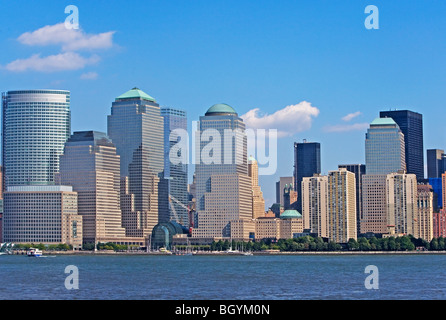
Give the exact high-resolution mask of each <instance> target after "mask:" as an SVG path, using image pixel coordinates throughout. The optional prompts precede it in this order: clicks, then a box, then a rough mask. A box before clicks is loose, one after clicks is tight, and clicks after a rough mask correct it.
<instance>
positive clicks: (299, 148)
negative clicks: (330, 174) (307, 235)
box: [294, 140, 321, 212]
mask: <svg viewBox="0 0 446 320" xmlns="http://www.w3.org/2000/svg"><path fill="white" fill-rule="evenodd" d="M320 173H321V144H320V143H319V142H307V141H306V140H304V142H303V143H298V142H295V143H294V190H296V191H298V192H299V191H300V190H301V184H302V180H303V178H304V177H312V176H313V175H314V174H320ZM296 210H297V211H299V212H302V196H301V195H299V194H298V196H297V208H296Z"/></svg>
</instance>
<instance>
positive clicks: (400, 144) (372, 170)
mask: <svg viewBox="0 0 446 320" xmlns="http://www.w3.org/2000/svg"><path fill="white" fill-rule="evenodd" d="M405 159H406V157H405V146H404V135H403V133H402V132H401V130H400V128H399V126H398V125H397V124H396V123H395V122H394V121H392V120H390V121H387V120H382V119H376V120H375V121H373V122H372V123H371V124H370V128H369V129H368V131H367V133H366V141H365V162H366V163H365V165H366V173H367V174H389V173H392V172H398V171H401V170H406V161H405Z"/></svg>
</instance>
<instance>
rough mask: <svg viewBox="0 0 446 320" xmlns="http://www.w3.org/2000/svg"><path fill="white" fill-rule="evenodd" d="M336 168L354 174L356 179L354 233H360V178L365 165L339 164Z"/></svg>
mask: <svg viewBox="0 0 446 320" xmlns="http://www.w3.org/2000/svg"><path fill="white" fill-rule="evenodd" d="M338 168H345V169H347V170H348V171H350V172H353V173H354V174H355V179H356V233H357V234H358V235H359V234H360V233H361V220H362V176H363V175H365V164H340V165H339V166H338Z"/></svg>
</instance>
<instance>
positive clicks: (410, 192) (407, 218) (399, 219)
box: [386, 173, 418, 236]
mask: <svg viewBox="0 0 446 320" xmlns="http://www.w3.org/2000/svg"><path fill="white" fill-rule="evenodd" d="M417 194H418V191H417V176H416V175H415V174H406V173H391V174H388V175H387V179H386V208H387V227H388V233H389V234H395V235H401V234H403V235H413V236H416V235H418V221H417V220H418V203H417Z"/></svg>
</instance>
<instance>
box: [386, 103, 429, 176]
mask: <svg viewBox="0 0 446 320" xmlns="http://www.w3.org/2000/svg"><path fill="white" fill-rule="evenodd" d="M379 115H380V117H381V118H385V117H389V118H392V119H393V120H394V121H395V122H396V123H397V124H398V126H399V127H400V129H401V131H402V132H403V134H404V143H405V158H406V171H407V173H413V174H415V175H416V176H417V179H418V180H422V179H424V147H423V115H422V114H420V113H417V112H413V111H409V110H394V111H381V112H380V114H379Z"/></svg>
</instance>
